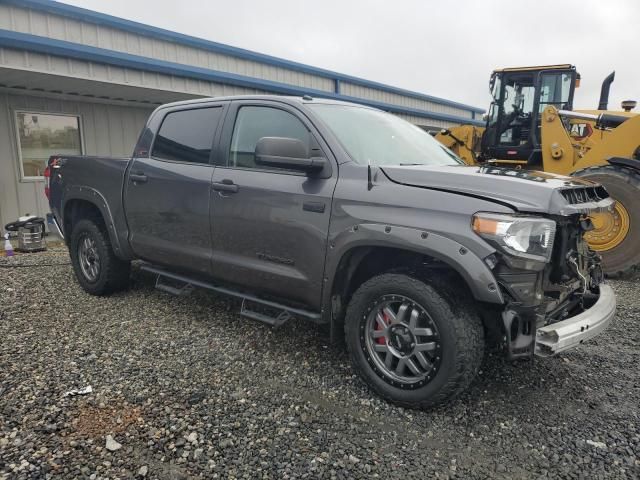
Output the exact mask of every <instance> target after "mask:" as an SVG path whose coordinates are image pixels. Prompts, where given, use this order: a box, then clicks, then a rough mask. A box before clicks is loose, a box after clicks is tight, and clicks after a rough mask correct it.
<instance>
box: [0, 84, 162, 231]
mask: <svg viewBox="0 0 640 480" xmlns="http://www.w3.org/2000/svg"><path fill="white" fill-rule="evenodd" d="M16 110H27V111H33V112H39V113H67V114H75V115H79V116H80V122H81V129H82V137H83V144H84V152H85V154H87V155H109V156H129V155H131V152H132V151H133V147H134V146H135V142H136V140H137V137H138V135H139V133H140V131H141V129H142V127H143V126H144V124H145V123H146V121H147V117H148V116H149V114H150V113H151V111H152V109H150V108H138V107H127V106H119V105H108V104H101V103H89V102H80V101H77V102H74V101H69V100H57V99H52V98H46V97H42V98H41V97H34V96H28V95H15V94H12V93H6V92H1V91H0V225H2V227H4V225H5V224H6V223H8V222H10V221H12V220H15V218H14V217H15V216H16V213H17V214H19V215H24V214H26V213H31V214H34V215H40V216H44V215H45V214H46V213H47V212H48V211H49V208H48V205H47V199H46V197H45V196H44V185H43V181H42V180H37V181H31V180H21V179H20V166H19V164H18V162H19V160H18V158H19V156H18V151H17V150H18V143H17V137H16V135H17V134H16V125H15V111H16Z"/></svg>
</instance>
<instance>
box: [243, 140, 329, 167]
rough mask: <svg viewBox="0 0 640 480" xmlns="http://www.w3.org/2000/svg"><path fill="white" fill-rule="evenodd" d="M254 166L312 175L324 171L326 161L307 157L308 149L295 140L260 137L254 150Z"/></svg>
mask: <svg viewBox="0 0 640 480" xmlns="http://www.w3.org/2000/svg"><path fill="white" fill-rule="evenodd" d="M255 158H256V164H258V165H264V166H267V167H275V168H285V169H287V170H298V171H301V172H307V173H313V172H320V171H321V170H322V169H324V167H325V165H326V163H327V159H326V158H322V157H315V158H310V157H309V149H308V147H307V146H306V145H305V144H304V143H303V142H301V141H300V140H298V139H296V138H285V137H262V138H261V139H260V140H258V143H257V144H256V150H255Z"/></svg>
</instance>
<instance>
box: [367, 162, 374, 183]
mask: <svg viewBox="0 0 640 480" xmlns="http://www.w3.org/2000/svg"><path fill="white" fill-rule="evenodd" d="M371 177H372V175H371V160H367V190H371V189H372V188H373V180H372V178H371Z"/></svg>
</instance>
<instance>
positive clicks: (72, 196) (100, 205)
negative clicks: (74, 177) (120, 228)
mask: <svg viewBox="0 0 640 480" xmlns="http://www.w3.org/2000/svg"><path fill="white" fill-rule="evenodd" d="M73 200H84V201H87V202H89V203H91V204H92V205H95V206H96V207H97V209H98V210H99V211H100V214H101V215H102V219H103V220H104V223H105V225H106V227H107V233H108V234H109V240H111V246H112V247H113V252H114V253H115V254H116V256H117V257H119V258H122V259H130V252H129V248H128V246H125V248H123V245H122V243H121V242H120V239H119V238H118V234H117V230H116V226H115V221H114V218H113V214H112V213H111V208H110V207H109V203H108V202H107V200H106V199H105V197H104V196H103V195H102V194H101V193H100V192H99V191H98V190H96V189H95V188H93V187H88V186H75V185H74V186H70V187H68V188H67V189H66V191H65V193H64V197H63V200H62V205H61V213H62V226H63V228H64V212H65V209H66V207H67V204H68V203H69V202H71V201H73ZM64 234H65V236H67V237H69V236H70V235H71V232H64Z"/></svg>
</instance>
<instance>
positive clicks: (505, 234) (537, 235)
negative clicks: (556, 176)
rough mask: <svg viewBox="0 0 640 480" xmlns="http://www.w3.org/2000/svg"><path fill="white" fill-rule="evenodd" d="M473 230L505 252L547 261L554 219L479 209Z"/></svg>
mask: <svg viewBox="0 0 640 480" xmlns="http://www.w3.org/2000/svg"><path fill="white" fill-rule="evenodd" d="M472 226H473V231H474V232H476V233H477V234H478V235H480V236H481V237H482V238H484V239H486V240H488V241H489V242H491V243H493V244H494V246H497V247H499V248H500V249H502V250H503V251H505V252H506V253H508V254H511V255H514V256H517V257H522V258H527V259H530V260H537V261H540V262H548V261H549V260H550V259H551V252H552V251H553V239H554V238H555V235H556V222H554V221H553V220H549V219H547V218H541V217H527V216H522V217H518V216H513V215H502V214H499V213H485V212H479V213H476V214H475V215H474V216H473V223H472Z"/></svg>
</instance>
